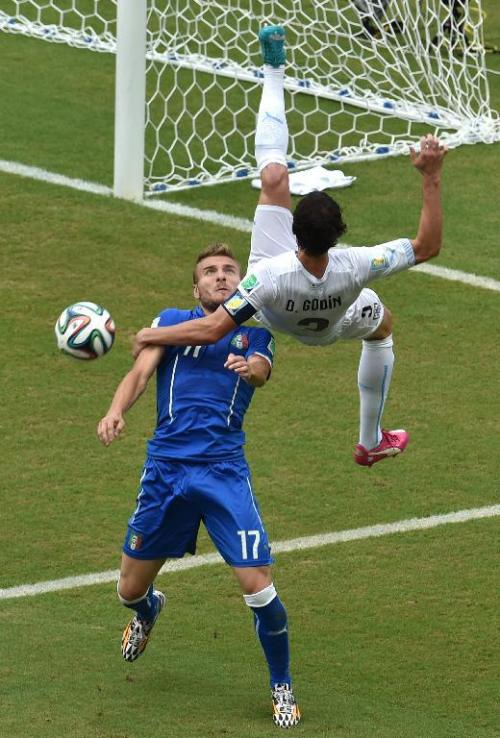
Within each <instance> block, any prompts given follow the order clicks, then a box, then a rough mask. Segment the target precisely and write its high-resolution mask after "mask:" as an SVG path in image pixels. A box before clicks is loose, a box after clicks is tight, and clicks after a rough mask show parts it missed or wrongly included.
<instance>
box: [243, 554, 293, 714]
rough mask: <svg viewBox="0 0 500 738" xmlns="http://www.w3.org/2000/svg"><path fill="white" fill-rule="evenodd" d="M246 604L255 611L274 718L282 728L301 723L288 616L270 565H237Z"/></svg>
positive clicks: (256, 626)
mask: <svg viewBox="0 0 500 738" xmlns="http://www.w3.org/2000/svg"><path fill="white" fill-rule="evenodd" d="M233 571H234V573H235V575H236V577H237V579H238V581H239V583H240V586H241V589H242V590H243V593H244V594H243V597H244V599H245V602H246V604H247V605H248V607H250V609H251V610H252V611H253V616H254V623H255V632H256V633H257V636H258V638H259V640H260V643H261V646H262V649H263V651H264V655H265V657H266V660H267V664H268V667H269V675H270V683H271V695H272V701H273V721H274V723H275V725H277V726H278V727H280V728H291V727H293V726H294V725H298V723H299V721H300V711H299V708H298V706H297V703H296V701H295V697H294V694H293V690H292V680H291V676H290V655H289V643H288V619H287V614H286V610H285V608H284V606H283V604H282V602H281V600H280V598H279V597H278V594H277V592H276V589H275V587H274V584H273V582H272V576H271V568H270V567H269V566H256V567H234V568H233Z"/></svg>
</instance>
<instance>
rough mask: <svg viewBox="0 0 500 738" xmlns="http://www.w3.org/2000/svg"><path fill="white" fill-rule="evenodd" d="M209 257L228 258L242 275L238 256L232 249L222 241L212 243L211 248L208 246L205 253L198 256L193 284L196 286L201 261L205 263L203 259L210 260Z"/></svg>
mask: <svg viewBox="0 0 500 738" xmlns="http://www.w3.org/2000/svg"><path fill="white" fill-rule="evenodd" d="M209 256H227V258H228V259H232V260H233V261H234V262H235V263H236V265H237V267H238V271H239V272H240V274H241V266H240V263H239V261H238V259H237V258H236V256H235V255H234V254H233V252H232V250H231V248H230V247H229V246H228V245H227V244H226V243H222V242H221V241H217V242H216V243H212V244H210V245H209V246H207V247H206V248H205V249H203V251H200V253H199V254H198V256H197V257H196V261H195V264H194V269H193V284H196V283H197V281H198V274H197V267H198V264H199V263H200V261H203V259H208V257H209Z"/></svg>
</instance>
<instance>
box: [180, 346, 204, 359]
mask: <svg viewBox="0 0 500 738" xmlns="http://www.w3.org/2000/svg"><path fill="white" fill-rule="evenodd" d="M201 349H202V347H201V346H186V348H185V349H184V356H189V354H190V353H191V351H192V352H193V359H197V358H198V354H199V353H200V351H201Z"/></svg>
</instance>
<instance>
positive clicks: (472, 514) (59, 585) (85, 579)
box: [0, 505, 500, 600]
mask: <svg viewBox="0 0 500 738" xmlns="http://www.w3.org/2000/svg"><path fill="white" fill-rule="evenodd" d="M495 516H500V505H490V506H488V507H476V508H471V509H469V510H459V511H458V512H453V513H446V514H444V515H431V516H429V517H427V518H411V519H409V520H399V521H398V522H396V523H381V524H379V525H369V526H366V527H364V528H354V529H352V530H341V531H337V532H334V533H323V534H320V535H315V536H305V537H304V538H292V539H291V540H289V541H278V542H276V543H273V544H272V551H273V554H276V553H286V552H289V551H304V550H306V549H311V548H319V547H321V546H331V545H334V544H336V543H346V542H348V541H359V540H362V539H364V538H379V537H380V536H387V535H392V534H393V533H409V532H411V531H415V530H428V529H429V528H437V527H438V526H440V525H448V524H450V523H465V522H467V521H469V520H478V519H480V518H491V517H495ZM222 563H223V560H222V558H221V557H220V556H219V554H218V553H210V554H204V555H202V556H191V557H189V558H186V559H176V560H172V561H168V562H167V563H166V564H165V565H164V566H163V568H162V569H161V571H160V574H167V573H170V572H177V571H184V570H185V569H193V568H195V567H199V566H207V565H210V564H222ZM118 574H119V572H118V570H114V569H110V570H108V571H101V572H97V573H95V574H83V575H81V576H75V577H65V578H64V579H54V580H52V581H46V582H38V583H37V584H23V585H20V586H18V587H8V588H6V589H0V600H9V599H14V598H18V597H34V596H35V595H39V594H46V593H47V592H58V591H60V590H63V589H74V588H77V587H87V586H89V585H91V584H106V583H108V582H114V581H116V580H117V579H118Z"/></svg>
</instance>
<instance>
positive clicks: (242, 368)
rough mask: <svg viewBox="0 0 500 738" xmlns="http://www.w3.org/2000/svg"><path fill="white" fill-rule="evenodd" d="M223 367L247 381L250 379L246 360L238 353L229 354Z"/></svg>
mask: <svg viewBox="0 0 500 738" xmlns="http://www.w3.org/2000/svg"><path fill="white" fill-rule="evenodd" d="M224 367H225V368H226V369H229V370H230V371H232V372H236V374H238V375H239V376H240V377H242V378H243V379H246V380H247V381H248V380H249V379H250V376H251V372H250V367H249V366H248V361H247V360H246V359H245V357H244V356H240V355H238V354H229V355H228V357H227V359H226V363H225V364H224Z"/></svg>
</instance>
